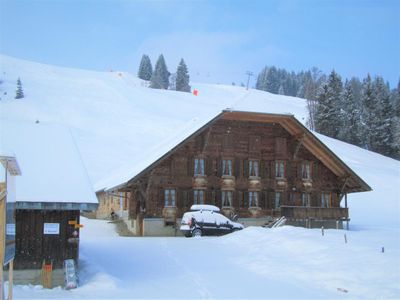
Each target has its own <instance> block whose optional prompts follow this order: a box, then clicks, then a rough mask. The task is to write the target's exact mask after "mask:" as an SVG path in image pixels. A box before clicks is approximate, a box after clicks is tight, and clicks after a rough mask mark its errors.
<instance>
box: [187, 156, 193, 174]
mask: <svg viewBox="0 0 400 300" xmlns="http://www.w3.org/2000/svg"><path fill="white" fill-rule="evenodd" d="M186 175H187V176H190V177H193V176H194V159H193V157H188V160H187V174H186Z"/></svg>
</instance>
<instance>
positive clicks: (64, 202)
mask: <svg viewBox="0 0 400 300" xmlns="http://www.w3.org/2000/svg"><path fill="white" fill-rule="evenodd" d="M2 127H3V128H4V131H3V132H2V147H6V148H7V149H11V151H13V152H14V153H15V154H16V156H17V157H18V161H19V164H20V166H21V169H23V173H22V176H20V177H18V178H17V186H18V193H17V195H16V201H17V202H16V229H15V233H16V236H15V237H16V250H15V262H14V268H15V271H14V281H15V283H17V284H18V283H24V284H26V283H33V284H39V283H42V282H41V281H42V271H43V270H46V271H49V270H50V271H51V277H52V284H51V283H50V285H53V286H54V285H62V284H63V281H64V279H63V270H62V268H63V262H64V260H66V259H73V260H75V262H76V263H78V258H79V236H80V234H79V232H80V227H81V225H80V212H81V211H93V210H96V209H97V204H98V201H97V199H96V196H95V194H94V192H93V190H92V186H91V184H90V181H89V178H88V175H87V172H86V169H85V167H84V165H83V162H82V159H81V156H80V153H79V150H78V148H77V146H76V144H75V141H74V139H73V136H72V134H71V132H70V131H69V129H68V128H66V127H63V126H60V125H54V124H47V123H42V122H40V123H35V122H32V123H21V122H19V123H15V122H5V121H3V122H2Z"/></svg>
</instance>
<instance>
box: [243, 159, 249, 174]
mask: <svg viewBox="0 0 400 300" xmlns="http://www.w3.org/2000/svg"><path fill="white" fill-rule="evenodd" d="M243 177H244V178H248V177H249V161H248V160H247V159H245V160H243Z"/></svg>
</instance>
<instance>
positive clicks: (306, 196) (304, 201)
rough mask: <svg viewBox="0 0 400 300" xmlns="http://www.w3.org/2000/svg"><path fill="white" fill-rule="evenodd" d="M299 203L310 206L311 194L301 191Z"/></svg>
mask: <svg viewBox="0 0 400 300" xmlns="http://www.w3.org/2000/svg"><path fill="white" fill-rule="evenodd" d="M301 204H302V205H303V206H307V207H310V206H311V196H310V194H309V193H302V194H301Z"/></svg>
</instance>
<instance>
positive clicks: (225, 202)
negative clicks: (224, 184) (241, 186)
mask: <svg viewBox="0 0 400 300" xmlns="http://www.w3.org/2000/svg"><path fill="white" fill-rule="evenodd" d="M221 197H222V201H221V202H222V207H224V206H227V207H232V198H233V192H232V191H222V192H221Z"/></svg>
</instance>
